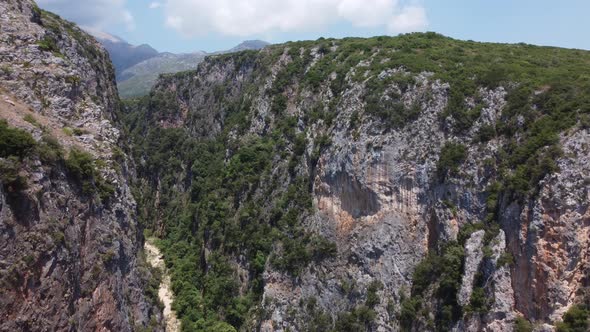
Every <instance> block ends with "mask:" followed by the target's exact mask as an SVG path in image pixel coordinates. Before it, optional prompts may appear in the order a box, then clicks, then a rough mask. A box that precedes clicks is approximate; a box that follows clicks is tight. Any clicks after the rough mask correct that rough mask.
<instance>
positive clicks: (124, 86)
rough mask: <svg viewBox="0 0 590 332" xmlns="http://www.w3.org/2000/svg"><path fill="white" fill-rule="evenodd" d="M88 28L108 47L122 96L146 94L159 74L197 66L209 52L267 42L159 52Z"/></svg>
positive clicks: (257, 41)
mask: <svg viewBox="0 0 590 332" xmlns="http://www.w3.org/2000/svg"><path fill="white" fill-rule="evenodd" d="M90 32H91V33H92V34H93V36H94V37H95V38H96V39H97V40H98V41H99V42H101V43H102V44H103V45H104V47H105V48H106V49H107V51H109V54H110V55H111V58H112V61H113V64H114V66H115V69H116V76H117V86H118V88H119V94H120V95H121V97H123V98H129V97H138V96H142V95H146V94H147V93H149V91H150V89H151V88H152V87H153V85H154V84H155V82H156V80H157V78H158V76H159V75H160V74H171V73H178V72H181V71H186V70H191V69H196V68H197V66H198V65H199V63H200V62H201V61H203V59H204V58H205V57H206V56H208V55H214V54H223V53H231V52H239V51H244V50H258V49H261V48H264V47H266V46H268V45H270V44H269V43H267V42H264V41H261V40H247V41H244V42H242V43H240V44H239V45H237V46H235V47H233V48H231V49H230V50H227V51H219V52H213V53H207V52H203V51H197V52H194V53H179V54H175V53H170V52H162V53H159V52H158V51H156V50H154V49H153V48H152V47H151V46H149V45H146V44H143V45H139V46H133V45H131V44H129V43H127V42H126V41H124V40H123V39H121V38H119V37H116V36H112V35H109V34H106V33H104V32H99V31H94V30H90Z"/></svg>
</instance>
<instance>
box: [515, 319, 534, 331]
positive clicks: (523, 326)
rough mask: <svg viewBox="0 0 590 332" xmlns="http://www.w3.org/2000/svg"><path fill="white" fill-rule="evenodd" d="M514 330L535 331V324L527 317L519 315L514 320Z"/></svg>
mask: <svg viewBox="0 0 590 332" xmlns="http://www.w3.org/2000/svg"><path fill="white" fill-rule="evenodd" d="M514 332H533V324H531V322H529V321H528V320H526V319H525V318H523V317H521V316H518V317H516V320H515V322H514Z"/></svg>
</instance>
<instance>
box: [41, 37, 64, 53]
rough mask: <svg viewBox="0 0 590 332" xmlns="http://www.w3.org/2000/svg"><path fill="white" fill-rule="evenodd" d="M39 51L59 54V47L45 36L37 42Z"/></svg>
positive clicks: (53, 40) (51, 38)
mask: <svg viewBox="0 0 590 332" xmlns="http://www.w3.org/2000/svg"><path fill="white" fill-rule="evenodd" d="M37 45H39V49H40V50H42V51H46V52H53V53H59V47H58V46H57V42H56V41H55V39H54V38H53V37H51V36H49V35H45V37H43V39H41V40H40V41H38V42H37Z"/></svg>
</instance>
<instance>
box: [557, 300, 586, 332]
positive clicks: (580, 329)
mask: <svg viewBox="0 0 590 332" xmlns="http://www.w3.org/2000/svg"><path fill="white" fill-rule="evenodd" d="M589 319H590V310H588V308H587V307H586V306H584V305H573V306H572V307H571V308H570V309H569V310H568V311H567V312H566V313H565V315H563V322H560V323H557V332H586V331H588V328H590V321H589Z"/></svg>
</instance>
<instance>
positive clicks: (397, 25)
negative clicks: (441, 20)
mask: <svg viewBox="0 0 590 332" xmlns="http://www.w3.org/2000/svg"><path fill="white" fill-rule="evenodd" d="M427 25H428V19H427V17H426V11H425V10H424V8H422V7H417V6H409V7H405V8H403V9H402V10H401V12H400V13H398V14H395V15H394V16H393V17H392V19H391V21H390V22H389V24H388V26H387V28H388V29H389V31H390V32H391V33H401V32H411V31H419V30H422V29H423V28H424V27H426V26H427Z"/></svg>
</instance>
